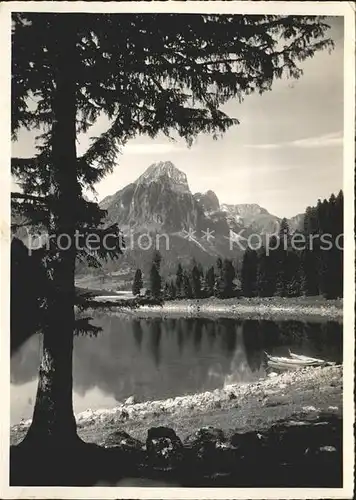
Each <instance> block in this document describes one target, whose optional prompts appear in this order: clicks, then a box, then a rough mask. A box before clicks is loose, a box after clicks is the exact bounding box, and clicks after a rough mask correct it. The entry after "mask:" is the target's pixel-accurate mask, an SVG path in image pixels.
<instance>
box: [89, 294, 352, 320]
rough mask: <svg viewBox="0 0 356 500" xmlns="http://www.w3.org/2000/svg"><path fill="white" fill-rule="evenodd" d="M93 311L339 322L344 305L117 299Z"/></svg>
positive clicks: (104, 299)
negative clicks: (108, 309) (160, 302)
mask: <svg viewBox="0 0 356 500" xmlns="http://www.w3.org/2000/svg"><path fill="white" fill-rule="evenodd" d="M91 304H92V306H93V307H108V308H110V309H112V310H113V311H115V310H116V311H118V312H119V313H120V312H122V313H125V314H129V315H130V314H135V317H141V318H147V317H189V316H191V317H192V316H194V317H199V316H202V317H211V318H214V317H219V318H241V319H275V320H278V319H283V320H285V319H296V320H301V319H302V320H308V321H309V320H311V321H312V320H315V321H339V322H342V318H343V301H342V300H341V299H338V300H325V299H323V298H320V297H311V298H309V297H297V298H283V297H271V298H261V297H257V298H246V297H244V298H240V299H237V298H232V299H217V298H207V299H183V300H169V301H165V302H163V303H162V304H157V305H154V304H152V305H151V304H145V300H144V299H142V300H141V302H138V301H137V299H133V301H132V304H130V301H128V300H126V301H122V300H120V299H118V298H117V297H115V296H111V297H110V296H105V295H103V296H100V297H94V298H93V300H91Z"/></svg>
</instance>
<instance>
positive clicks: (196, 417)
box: [11, 366, 342, 487]
mask: <svg viewBox="0 0 356 500" xmlns="http://www.w3.org/2000/svg"><path fill="white" fill-rule="evenodd" d="M76 418H77V425H78V434H79V436H80V437H81V438H82V440H83V441H84V442H85V443H83V445H81V447H79V448H75V449H74V450H71V451H70V453H69V455H70V458H69V457H68V462H66V463H65V464H63V461H61V459H60V458H59V456H58V457H55V458H53V460H54V461H55V463H56V467H55V470H58V468H60V469H61V479H59V478H58V476H56V477H51V471H52V472H53V470H54V469H51V470H50V469H48V473H47V474H46V477H47V479H46V480H47V481H48V483H46V484H52V483H51V482H52V481H53V482H56V484H58V481H60V480H63V481H64V482H65V484H71V477H72V476H71V475H73V474H74V472H73V469H75V474H74V477H75V479H73V481H74V483H73V484H76V485H79V484H80V485H101V486H113V485H116V486H130V485H141V486H152V485H156V486H260V487H262V486H282V485H283V484H284V482H285V484H286V485H288V486H291V485H294V486H304V487H305V486H314V487H323V486H324V487H328V486H329V487H339V486H340V485H341V481H342V367H341V366H330V367H323V368H306V369H301V370H296V371H294V372H287V373H284V374H281V375H276V376H273V377H269V378H267V379H264V380H260V381H258V382H255V383H251V384H245V385H234V386H229V387H225V388H224V389H221V390H215V391H213V392H207V393H203V394H195V395H189V396H180V397H177V398H171V399H168V400H163V401H150V402H145V403H137V402H135V399H134V397H132V398H129V399H128V400H127V401H126V402H125V403H123V404H121V405H119V406H118V407H117V408H115V409H113V410H98V411H91V410H87V411H86V412H84V413H81V414H78V415H77V416H76ZM29 423H30V421H27V422H22V423H20V424H18V425H16V426H13V428H12V429H11V442H12V444H16V443H19V442H20V441H21V439H22V437H23V436H24V434H25V433H26V430H27V428H28V425H29ZM37 452H38V458H36V460H35V462H36V464H33V465H31V466H30V468H28V462H29V460H30V458H31V463H32V461H33V456H32V454H33V450H31V451H28V450H26V448H24V447H23V446H22V447H21V446H12V448H11V461H12V467H11V470H12V484H14V485H15V484H22V485H24V484H36V481H37V480H36V470H38V467H41V468H42V472H43V468H46V467H49V465H48V463H47V461H46V460H44V459H43V458H41V453H40V451H39V450H37ZM37 461H39V463H37ZM57 462H58V464H57ZM72 462H73V463H72ZM24 463H27V468H26V467H24ZM78 464H80V465H79V466H78ZM52 465H53V464H52ZM59 465H60V467H59ZM63 467H64V469H63ZM78 467H79V469H78ZM23 470H26V475H25V476H24V475H23V474H22V473H21V474H19V473H18V471H23ZM80 471H82V473H81V472H80ZM192 471H194V473H192ZM81 474H82V475H81ZM42 477H43V476H42ZM152 481H153V483H152ZM282 483H283V484H282Z"/></svg>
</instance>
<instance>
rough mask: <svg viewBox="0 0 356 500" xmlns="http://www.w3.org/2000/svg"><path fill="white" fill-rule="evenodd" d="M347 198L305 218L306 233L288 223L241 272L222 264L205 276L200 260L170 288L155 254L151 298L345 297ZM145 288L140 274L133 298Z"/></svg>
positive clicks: (334, 199) (321, 204) (250, 254)
mask: <svg viewBox="0 0 356 500" xmlns="http://www.w3.org/2000/svg"><path fill="white" fill-rule="evenodd" d="M342 248H343V192H342V191H340V192H339V194H338V195H337V196H335V195H334V194H332V195H331V196H330V198H329V200H326V199H325V200H324V201H321V200H318V203H317V205H316V206H315V207H308V208H307V209H306V211H305V214H304V220H303V228H302V230H299V231H295V232H294V233H293V234H292V233H291V231H290V228H289V226H288V223H287V220H286V219H282V221H281V224H280V229H279V234H278V235H275V236H273V237H272V238H271V239H270V240H269V246H268V249H266V246H262V247H261V248H258V249H253V248H251V247H248V248H247V249H246V251H245V253H244V257H243V261H242V267H241V270H240V272H238V269H237V266H234V264H233V262H232V261H231V260H230V259H221V258H220V257H219V258H217V260H216V263H215V266H211V267H209V268H208V269H206V270H204V269H203V267H202V265H201V264H199V263H198V262H196V261H195V260H194V259H193V261H192V263H191V265H190V266H188V267H187V268H186V269H184V268H183V266H182V264H181V263H179V264H178V266H177V271H176V275H175V276H174V277H173V278H171V279H168V280H167V281H166V282H165V283H164V282H163V279H162V277H161V275H160V264H161V256H160V254H159V252H155V254H154V256H153V262H152V266H151V270H150V278H149V283H150V285H149V290H148V292H147V294H148V295H149V296H151V297H152V298H154V299H165V300H174V299H201V298H207V297H218V298H221V299H224V298H231V297H237V296H240V295H242V296H244V297H274V296H278V297H299V296H302V295H303V296H317V295H322V296H324V297H325V298H327V299H332V298H338V297H342V296H343V250H342ZM142 286H143V282H142V272H141V270H140V269H138V270H137V271H136V274H135V278H134V283H133V288H132V290H133V293H134V295H138V294H139V293H140V290H141V288H142Z"/></svg>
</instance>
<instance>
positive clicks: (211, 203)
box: [194, 189, 220, 212]
mask: <svg viewBox="0 0 356 500" xmlns="http://www.w3.org/2000/svg"><path fill="white" fill-rule="evenodd" d="M194 198H195V199H196V200H197V202H198V203H200V204H201V206H202V207H203V209H204V210H205V211H206V212H216V211H218V210H219V209H220V203H219V198H218V197H217V196H216V194H215V193H214V191H211V190H210V189H209V191H207V192H206V193H196V194H195V195H194Z"/></svg>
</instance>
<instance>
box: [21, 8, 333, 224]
mask: <svg viewBox="0 0 356 500" xmlns="http://www.w3.org/2000/svg"><path fill="white" fill-rule="evenodd" d="M329 23H330V24H332V29H331V30H330V36H331V38H333V40H334V42H335V50H333V52H332V53H331V54H329V53H328V52H327V51H323V52H321V53H317V54H316V55H315V56H314V58H313V59H311V60H308V61H306V62H304V63H303V65H302V67H303V69H304V75H303V76H302V77H301V78H300V79H299V80H297V81H294V80H279V81H277V82H275V84H274V86H273V89H272V91H271V92H268V93H265V94H263V95H262V96H259V95H252V96H248V97H247V98H246V100H245V101H244V102H243V103H242V104H239V102H238V101H236V100H235V101H231V102H229V103H228V104H227V105H226V108H225V109H226V110H227V112H228V113H229V114H230V115H231V116H234V117H236V118H238V119H239V121H240V125H238V126H236V127H233V128H231V129H230V130H229V131H228V132H227V133H226V134H225V136H224V137H223V139H220V140H218V141H214V140H213V139H212V138H211V137H210V136H207V135H204V136H199V138H198V139H197V141H196V143H195V144H194V145H193V146H192V147H191V148H189V149H188V148H187V147H186V145H185V143H184V142H183V141H178V142H176V143H171V142H169V141H168V139H166V138H165V137H158V138H156V139H155V140H151V139H148V138H145V137H139V138H138V139H135V140H132V141H130V142H129V143H128V144H127V146H126V147H125V148H124V150H123V154H122V155H121V156H120V157H119V158H118V165H117V167H116V169H115V171H114V173H113V174H111V175H109V176H107V177H106V178H105V179H104V180H103V181H101V182H100V183H99V184H98V185H97V186H96V190H97V192H98V198H99V200H100V199H102V198H103V197H105V196H107V195H109V194H113V193H114V192H116V191H118V190H119V189H121V188H122V187H124V186H125V185H127V184H128V183H130V182H132V181H134V180H136V179H137V177H139V175H141V173H142V172H143V171H144V170H145V169H146V168H147V167H148V166H149V165H151V164H152V163H153V162H156V161H166V160H170V161H172V162H173V163H174V164H175V166H176V167H177V168H179V169H180V170H182V171H184V172H185V173H186V174H187V177H188V182H189V186H190V188H191V190H192V192H193V193H194V192H197V191H203V192H204V191H207V190H208V189H212V190H213V191H215V193H216V194H217V196H218V198H219V200H220V203H258V204H260V205H261V206H263V207H264V208H266V209H267V210H269V211H270V212H271V213H273V214H275V215H278V216H280V217H283V216H286V217H290V216H293V215H295V214H297V213H300V212H303V211H304V210H305V208H306V207H307V206H308V205H314V204H315V203H316V201H317V199H318V198H324V197H328V196H329V195H330V194H331V193H332V192H335V193H336V192H338V191H339V190H340V189H341V188H342V178H343V174H342V169H343V147H342V137H343V18H341V17H340V18H333V19H331V20H330V19H329ZM106 125H107V122H106V121H105V120H102V121H98V123H97V124H96V125H95V126H94V127H92V129H91V130H90V134H89V135H88V136H85V137H81V138H80V140H79V143H78V148H77V149H78V154H82V153H83V152H84V151H85V150H86V148H87V146H88V144H89V137H90V136H96V135H99V134H100V133H101V132H103V131H104V130H105V127H106ZM35 135H36V134H34V133H31V132H26V131H21V133H20V134H19V140H18V141H17V142H16V143H14V144H13V153H12V154H13V156H25V157H26V156H31V155H33V152H34V149H33V145H34V136H35Z"/></svg>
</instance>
